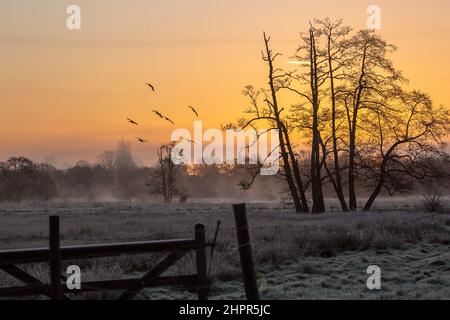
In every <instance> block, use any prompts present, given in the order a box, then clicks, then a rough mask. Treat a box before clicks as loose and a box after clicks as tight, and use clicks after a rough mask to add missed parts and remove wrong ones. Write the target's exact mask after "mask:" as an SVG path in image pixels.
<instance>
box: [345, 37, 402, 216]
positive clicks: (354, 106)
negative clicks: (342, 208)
mask: <svg viewBox="0 0 450 320" xmlns="http://www.w3.org/2000/svg"><path fill="white" fill-rule="evenodd" d="M349 45H350V47H351V50H350V52H349V55H350V56H349V57H348V61H350V62H351V63H352V64H351V65H350V66H349V67H348V68H349V70H348V71H347V73H346V78H345V80H344V84H343V85H342V86H341V87H340V88H339V89H338V90H339V100H340V103H342V105H343V106H344V108H345V112H346V116H347V130H348V141H347V146H348V196H349V209H350V210H356V209H357V202H356V187H355V185H356V165H357V164H356V157H357V143H358V127H359V124H360V122H361V121H362V119H365V117H366V115H367V113H370V112H371V110H373V109H382V108H384V107H385V106H383V105H380V102H379V101H380V99H381V100H382V99H384V98H385V95H386V94H389V93H390V92H392V91H393V90H395V89H396V88H398V87H399V83H400V82H402V81H403V80H404V79H403V77H402V75H401V73H400V72H399V71H397V70H396V69H395V68H394V66H393V63H392V61H391V60H389V59H388V57H387V55H388V54H389V53H391V52H393V51H395V49H396V48H395V47H394V46H393V45H391V44H389V43H387V42H386V41H384V40H383V39H381V37H380V36H379V35H376V34H375V33H374V32H373V31H368V30H362V31H359V32H358V33H357V34H356V35H355V36H353V37H352V38H351V39H350V43H349Z"/></svg>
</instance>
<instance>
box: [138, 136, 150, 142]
mask: <svg viewBox="0 0 450 320" xmlns="http://www.w3.org/2000/svg"><path fill="white" fill-rule="evenodd" d="M136 139H137V141H139V142H142V143H146V142H148V141H147V140H145V139H142V138H139V137H137V138H136Z"/></svg>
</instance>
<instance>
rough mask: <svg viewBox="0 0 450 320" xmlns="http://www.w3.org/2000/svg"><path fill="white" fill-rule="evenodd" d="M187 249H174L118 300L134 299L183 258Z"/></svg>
mask: <svg viewBox="0 0 450 320" xmlns="http://www.w3.org/2000/svg"><path fill="white" fill-rule="evenodd" d="M185 254H186V251H172V252H171V253H169V254H168V255H167V256H166V257H165V258H164V259H163V260H162V261H161V262H159V263H158V264H157V265H156V266H155V267H154V268H153V269H152V270H150V271H149V272H147V273H146V274H145V275H144V276H142V278H140V279H139V281H138V282H137V283H135V284H133V285H132V286H131V287H130V288H128V289H127V290H126V291H124V292H123V293H122V294H121V295H120V296H119V297H118V298H117V300H128V299H133V298H134V297H135V296H136V295H137V294H138V293H139V292H140V291H141V290H142V289H144V288H145V287H146V286H148V285H149V284H151V283H152V282H154V281H156V280H157V279H158V277H159V276H160V275H161V274H162V273H163V272H164V271H166V270H167V269H169V268H170V266H172V265H173V264H174V263H175V262H177V261H178V260H179V259H181V258H182V257H183V256H184V255H185Z"/></svg>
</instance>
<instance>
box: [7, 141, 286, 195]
mask: <svg viewBox="0 0 450 320" xmlns="http://www.w3.org/2000/svg"><path fill="white" fill-rule="evenodd" d="M163 160H166V159H163ZM163 162H164V161H163ZM161 171H162V170H161V164H160V163H159V162H158V163H156V164H155V165H154V166H153V167H138V166H137V165H136V164H135V162H134V161H133V157H132V154H131V148H130V145H129V143H127V142H120V143H119V146H118V148H117V150H116V151H105V152H102V153H101V154H100V155H99V157H98V160H97V161H96V162H94V163H88V162H87V161H84V160H81V161H78V162H77V163H76V164H75V165H74V166H72V167H70V168H67V169H57V168H56V167H55V166H54V165H52V164H48V163H35V162H33V161H32V160H30V159H27V158H25V157H11V158H9V159H8V160H6V161H3V162H0V201H14V202H18V203H20V202H22V201H25V200H27V201H28V200H37V201H49V200H53V199H63V200H64V199H67V200H72V199H73V200H86V201H101V200H165V199H164V194H165V192H164V186H163V185H164V182H163V181H162V178H161ZM246 175H248V170H247V169H246V168H243V167H232V166H228V167H224V166H221V167H218V166H205V165H199V166H196V167H188V166H180V167H177V168H174V177H173V181H171V182H170V183H171V184H173V186H172V189H173V194H174V199H175V200H176V201H187V200H188V198H191V197H195V198H201V197H206V198H207V197H214V198H219V197H220V198H227V197H230V198H231V197H232V198H239V197H244V196H248V197H252V198H254V199H267V200H273V199H277V198H279V197H280V191H279V190H282V188H283V187H282V186H283V185H284V184H283V182H282V181H281V179H279V178H277V177H262V178H261V179H260V181H259V182H258V184H257V185H256V187H255V188H254V189H252V190H248V191H245V193H243V192H244V191H243V190H242V188H241V187H240V183H241V181H242V180H244V179H245V178H246ZM265 185H271V188H270V189H269V188H266V187H264V186H265ZM258 186H259V187H258ZM275 190H277V191H276V192H274V191H275ZM170 201H172V199H170ZM166 202H167V201H166Z"/></svg>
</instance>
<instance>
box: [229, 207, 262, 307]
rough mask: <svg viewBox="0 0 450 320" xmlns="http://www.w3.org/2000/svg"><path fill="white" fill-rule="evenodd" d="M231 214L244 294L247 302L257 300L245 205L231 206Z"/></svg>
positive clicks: (257, 294)
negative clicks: (234, 226)
mask: <svg viewBox="0 0 450 320" xmlns="http://www.w3.org/2000/svg"><path fill="white" fill-rule="evenodd" d="M233 212H234V219H235V222H236V233H237V241H238V247H239V258H240V260H241V268H242V275H243V277H244V286H245V294H246V296H247V300H259V292H258V285H257V283H256V274H255V267H254V264H253V256H252V246H251V243H250V234H249V232H248V223H247V215H246V211H245V203H241V204H235V205H233Z"/></svg>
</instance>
